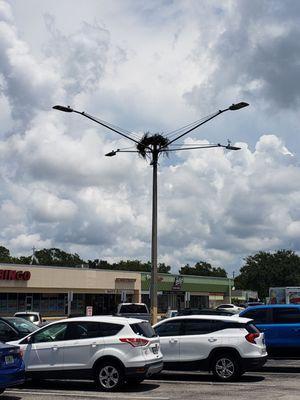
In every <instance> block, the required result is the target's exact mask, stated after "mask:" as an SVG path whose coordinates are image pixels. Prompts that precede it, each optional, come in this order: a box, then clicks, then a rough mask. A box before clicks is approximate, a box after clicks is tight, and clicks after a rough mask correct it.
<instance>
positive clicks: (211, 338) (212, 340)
mask: <svg viewBox="0 0 300 400" xmlns="http://www.w3.org/2000/svg"><path fill="white" fill-rule="evenodd" d="M217 340H218V339H215V338H213V337H210V338H209V339H208V341H209V342H211V343H212V342H216V341H217Z"/></svg>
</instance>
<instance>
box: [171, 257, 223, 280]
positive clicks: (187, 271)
mask: <svg viewBox="0 0 300 400" xmlns="http://www.w3.org/2000/svg"><path fill="white" fill-rule="evenodd" d="M179 273H180V274H181V275H199V276H219V277H224V278H226V277H227V272H226V271H225V269H224V268H221V267H217V268H215V267H212V266H211V264H210V263H207V262H205V261H199V262H197V263H196V264H195V265H194V266H193V267H191V266H190V265H189V264H186V265H185V266H184V267H181V269H180V271H179Z"/></svg>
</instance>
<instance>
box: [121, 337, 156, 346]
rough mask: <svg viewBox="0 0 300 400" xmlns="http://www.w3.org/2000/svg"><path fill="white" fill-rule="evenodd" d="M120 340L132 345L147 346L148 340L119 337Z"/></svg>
mask: <svg viewBox="0 0 300 400" xmlns="http://www.w3.org/2000/svg"><path fill="white" fill-rule="evenodd" d="M120 342H122V343H129V344H131V346H133V347H140V346H147V344H148V343H149V340H147V339H144V338H121V339H120Z"/></svg>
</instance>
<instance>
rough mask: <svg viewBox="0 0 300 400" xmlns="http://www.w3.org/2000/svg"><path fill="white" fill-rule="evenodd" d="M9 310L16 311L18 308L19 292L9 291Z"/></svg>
mask: <svg viewBox="0 0 300 400" xmlns="http://www.w3.org/2000/svg"><path fill="white" fill-rule="evenodd" d="M7 297H8V301H7V312H9V313H15V312H16V311H17V310H18V294H17V293H8V295H7Z"/></svg>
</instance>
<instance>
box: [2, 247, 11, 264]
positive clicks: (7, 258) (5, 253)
mask: <svg viewBox="0 0 300 400" xmlns="http://www.w3.org/2000/svg"><path fill="white" fill-rule="evenodd" d="M0 262H2V263H9V262H11V256H10V252H9V250H8V249H7V248H6V247H4V246H0Z"/></svg>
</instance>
